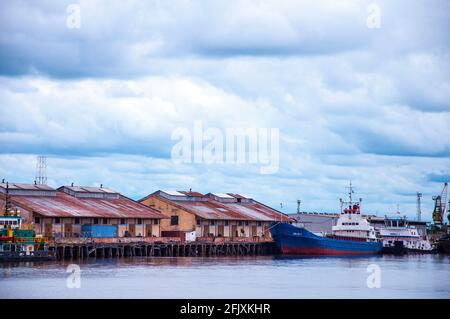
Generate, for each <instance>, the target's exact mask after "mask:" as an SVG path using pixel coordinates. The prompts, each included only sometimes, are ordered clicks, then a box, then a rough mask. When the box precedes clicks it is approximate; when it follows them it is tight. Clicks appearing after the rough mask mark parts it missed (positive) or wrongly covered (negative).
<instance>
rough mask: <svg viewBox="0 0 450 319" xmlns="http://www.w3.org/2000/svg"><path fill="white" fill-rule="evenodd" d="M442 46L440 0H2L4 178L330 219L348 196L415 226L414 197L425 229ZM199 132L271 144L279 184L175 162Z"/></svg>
mask: <svg viewBox="0 0 450 319" xmlns="http://www.w3.org/2000/svg"><path fill="white" fill-rule="evenodd" d="M71 4H78V5H79V6H78V7H76V8H80V15H79V17H80V20H79V21H80V25H79V28H78V27H77V25H76V24H75V25H74V24H73V23H74V21H78V20H76V14H75V16H74V12H75V13H76V11H73V6H70V5H71ZM371 4H375V7H374V6H373V5H372V6H371ZM377 13H380V15H379V16H374V14H375V15H376V14H377ZM74 17H75V18H74ZM377 17H379V19H378V20H377ZM74 19H75V20H74ZM373 21H379V25H374V24H373ZM74 26H75V27H74ZM374 26H379V27H374ZM448 30H450V2H449V1H445V0H443V1H438V0H432V1H406V0H405V1H398V0H387V1H376V0H375V1H323V0H314V1H293V0H291V1H289V0H286V1H284V0H282V1H279V0H277V1H263V0H253V1H252V0H247V1H225V0H224V1H190V0H180V1H160V0H156V1H127V2H124V1H119V0H117V1H109V0H108V1H92V0H89V1H80V2H76V1H75V0H72V1H44V0H43V1H1V2H0V146H1V147H0V177H1V178H5V179H7V180H9V181H11V182H28V183H30V182H33V180H34V179H35V167H36V156H37V155H46V156H47V157H48V181H49V184H50V185H52V186H60V185H62V184H69V183H71V182H74V183H75V184H78V185H97V186H98V185H100V183H103V185H106V186H109V187H111V188H113V189H116V190H118V191H120V192H122V193H124V194H125V195H128V196H130V197H133V198H135V199H138V198H141V197H143V196H145V195H147V194H149V193H151V192H153V191H155V190H157V189H178V190H183V189H189V188H192V189H193V190H197V191H200V192H209V191H213V192H242V193H245V194H249V195H252V196H253V197H255V198H256V199H259V200H260V201H262V202H265V203H267V204H269V205H273V206H274V207H277V208H279V207H280V203H283V211H285V212H295V210H296V200H297V199H301V200H302V210H311V211H328V212H335V211H337V210H338V204H339V202H338V199H339V197H343V196H345V192H346V189H345V187H346V186H347V184H348V181H349V180H352V182H353V184H354V185H355V188H356V195H357V196H360V197H363V208H364V211H365V212H369V213H374V214H375V213H377V214H379V215H383V214H393V213H395V212H396V209H397V208H396V207H397V204H399V207H400V210H401V211H402V213H403V214H406V215H409V216H411V217H412V216H415V214H416V206H415V200H416V198H415V194H416V192H417V191H420V192H422V193H423V194H424V195H423V196H424V197H423V212H424V217H425V218H426V219H430V218H431V210H432V206H433V203H432V200H431V196H432V195H434V194H437V193H438V192H440V190H441V189H442V184H443V182H444V181H448V180H450V59H449V57H450V56H449V55H450V50H449V48H450V43H449V34H448ZM195 121H202V123H203V125H204V126H205V127H210V128H218V129H220V130H223V131H225V129H226V128H249V127H251V128H278V129H279V132H280V141H279V143H280V148H279V152H280V153H279V154H280V167H279V170H278V171H277V172H276V173H275V174H261V173H260V165H255V164H248V163H247V164H239V165H237V164H205V163H195V164H188V163H185V164H179V163H174V161H173V160H172V158H171V149H172V147H173V146H174V144H175V141H174V140H172V139H171V135H172V133H173V131H174V130H176V129H177V128H186V129H189V130H192V128H193V125H194V122H195Z"/></svg>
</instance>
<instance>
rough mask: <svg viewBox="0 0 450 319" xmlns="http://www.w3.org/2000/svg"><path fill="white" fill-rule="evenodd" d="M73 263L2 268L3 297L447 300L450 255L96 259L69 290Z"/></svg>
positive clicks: (83, 268) (82, 264) (85, 266)
mask: <svg viewBox="0 0 450 319" xmlns="http://www.w3.org/2000/svg"><path fill="white" fill-rule="evenodd" d="M70 263H71V262H50V263H48V262H47V263H25V264H23V263H18V264H0V280H1V282H0V287H1V288H0V298H450V257H449V256H437V255H423V256H420V255H417V256H407V257H394V256H376V257H354V258H335V257H325V258H323V257H322V258H279V257H278V258H276V257H245V258H228V257H227V258H225V257H222V258H188V257H185V258H181V257H179V258H133V259H131V258H130V259H120V260H118V259H109V260H106V259H105V260H103V259H97V260H91V261H81V262H79V263H78V264H79V266H80V269H81V272H80V283H81V287H80V288H71V289H70V288H67V285H66V281H67V277H68V276H69V275H70V274H69V273H67V272H66V268H67V266H68V265H69V264H70ZM370 264H376V265H378V266H379V267H380V270H381V276H380V285H381V287H380V288H368V287H367V283H366V282H367V277H368V276H369V275H370V273H368V272H367V267H368V265H370Z"/></svg>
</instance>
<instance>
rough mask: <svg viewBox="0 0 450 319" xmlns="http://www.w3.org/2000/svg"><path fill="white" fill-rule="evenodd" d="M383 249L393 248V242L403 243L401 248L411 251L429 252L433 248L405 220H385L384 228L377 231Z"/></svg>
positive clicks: (399, 218) (396, 218)
mask: <svg viewBox="0 0 450 319" xmlns="http://www.w3.org/2000/svg"><path fill="white" fill-rule="evenodd" d="M379 233H380V237H381V239H382V241H383V247H394V245H395V242H403V247H404V248H406V249H408V250H412V251H424V252H427V251H431V250H433V247H432V246H431V244H430V242H429V241H428V239H427V238H423V237H421V236H420V235H419V233H418V231H417V229H416V227H414V226H412V225H409V224H408V221H407V220H406V218H402V217H394V218H388V217H386V218H385V226H384V227H383V228H380V229H379Z"/></svg>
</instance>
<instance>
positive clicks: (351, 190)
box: [348, 181, 355, 205]
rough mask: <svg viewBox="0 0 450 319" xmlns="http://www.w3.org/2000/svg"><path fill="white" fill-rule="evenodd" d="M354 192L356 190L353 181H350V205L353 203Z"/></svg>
mask: <svg viewBox="0 0 450 319" xmlns="http://www.w3.org/2000/svg"><path fill="white" fill-rule="evenodd" d="M354 192H355V191H354V190H353V187H352V181H350V186H349V187H348V197H349V198H350V205H351V204H352V203H353V202H352V194H353V193H354Z"/></svg>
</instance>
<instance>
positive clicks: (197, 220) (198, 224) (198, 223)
mask: <svg viewBox="0 0 450 319" xmlns="http://www.w3.org/2000/svg"><path fill="white" fill-rule="evenodd" d="M195 222H196V224H197V226H200V218H196V219H195Z"/></svg>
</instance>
